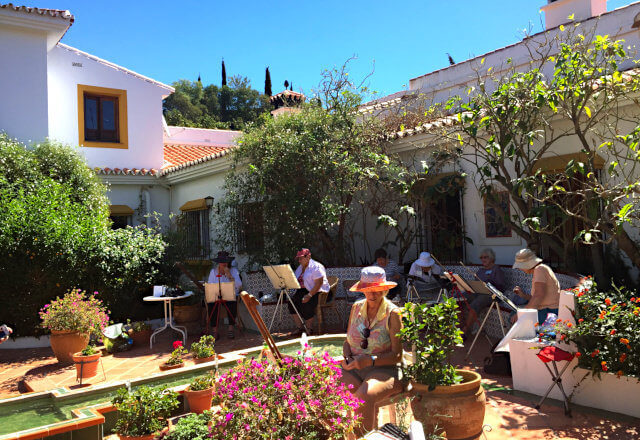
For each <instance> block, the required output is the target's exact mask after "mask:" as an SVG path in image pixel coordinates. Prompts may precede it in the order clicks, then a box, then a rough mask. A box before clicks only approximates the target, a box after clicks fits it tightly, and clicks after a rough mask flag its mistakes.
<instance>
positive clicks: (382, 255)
mask: <svg viewBox="0 0 640 440" xmlns="http://www.w3.org/2000/svg"><path fill="white" fill-rule="evenodd" d="M373 257H374V259H375V261H376V262H375V264H374V266H378V267H381V268H383V269H384V273H385V274H386V276H387V279H388V280H390V281H393V282H394V283H398V282H399V281H400V278H401V277H400V269H398V263H396V262H395V261H393V260H392V259H391V258H389V256H388V255H387V251H385V250H384V249H382V248H380V249H376V251H375V252H374V254H373ZM400 290H401V287H400V284H398V285H397V286H396V287H394V288H393V289H391V290H389V294H388V295H387V299H389V300H391V299H393V298H395V297H396V296H397V295H399V294H400Z"/></svg>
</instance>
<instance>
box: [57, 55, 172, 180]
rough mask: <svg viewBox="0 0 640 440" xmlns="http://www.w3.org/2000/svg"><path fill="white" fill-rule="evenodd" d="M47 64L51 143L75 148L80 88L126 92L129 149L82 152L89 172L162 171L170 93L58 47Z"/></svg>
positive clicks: (99, 149)
mask: <svg viewBox="0 0 640 440" xmlns="http://www.w3.org/2000/svg"><path fill="white" fill-rule="evenodd" d="M48 62H49V71H48V85H49V137H50V138H52V139H55V140H58V141H61V142H63V143H66V144H69V145H74V146H77V145H78V141H79V139H78V91H77V86H78V84H83V85H90V86H96V87H106V88H112V89H121V90H126V91H127V117H128V124H127V125H128V148H127V149H118V148H95V147H81V148H80V151H81V152H82V154H83V155H84V156H85V157H86V158H87V162H88V164H89V165H90V166H91V167H101V168H104V167H109V168H147V169H150V168H156V169H160V168H161V167H162V164H163V127H162V98H163V95H167V94H169V93H170V92H169V91H168V90H166V89H165V88H161V87H160V86H158V85H157V84H154V83H151V82H148V81H145V80H143V79H141V78H139V77H137V76H134V75H132V74H130V73H127V72H124V71H122V70H119V69H116V68H114V67H113V66H111V65H109V64H108V63H103V62H100V61H98V60H96V59H94V58H91V57H88V56H85V55H84V54H82V53H80V52H78V51H76V50H74V49H73V48H69V47H68V46H64V45H60V44H59V45H57V46H56V47H55V48H54V49H52V50H51V51H50V53H49V56H48ZM73 63H79V64H80V66H78V65H77V66H74V65H73Z"/></svg>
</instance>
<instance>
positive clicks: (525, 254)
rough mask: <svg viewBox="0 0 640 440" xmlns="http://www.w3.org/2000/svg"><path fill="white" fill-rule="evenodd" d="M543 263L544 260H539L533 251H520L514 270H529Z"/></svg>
mask: <svg viewBox="0 0 640 440" xmlns="http://www.w3.org/2000/svg"><path fill="white" fill-rule="evenodd" d="M540 263H542V258H538V257H537V256H536V253H535V252H533V251H532V250H531V249H520V250H519V251H518V253H517V254H516V261H515V263H513V268H514V269H524V270H529V269H533V268H534V267H536V266H537V265H538V264H540Z"/></svg>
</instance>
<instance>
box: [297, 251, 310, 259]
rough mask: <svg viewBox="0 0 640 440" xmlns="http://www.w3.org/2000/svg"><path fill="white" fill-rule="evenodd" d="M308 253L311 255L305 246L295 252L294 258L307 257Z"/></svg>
mask: <svg viewBox="0 0 640 440" xmlns="http://www.w3.org/2000/svg"><path fill="white" fill-rule="evenodd" d="M309 255H311V251H310V250H309V249H307V248H302V249H300V250H299V251H298V253H297V254H296V259H297V258H300V257H307V256H309Z"/></svg>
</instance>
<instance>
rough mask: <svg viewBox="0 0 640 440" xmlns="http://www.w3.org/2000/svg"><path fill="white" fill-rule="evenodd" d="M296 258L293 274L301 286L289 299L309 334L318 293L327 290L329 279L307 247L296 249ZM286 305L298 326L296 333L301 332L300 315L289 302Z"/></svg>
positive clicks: (302, 328)
mask: <svg viewBox="0 0 640 440" xmlns="http://www.w3.org/2000/svg"><path fill="white" fill-rule="evenodd" d="M296 259H297V260H298V262H299V263H300V265H299V266H298V268H297V269H296V272H295V275H296V278H297V279H298V283H300V286H301V288H300V289H298V290H296V293H294V294H293V296H292V297H291V300H292V301H293V304H294V305H295V308H296V309H298V313H300V316H302V319H304V321H305V326H306V327H307V330H308V332H309V334H311V331H312V330H311V329H312V327H313V318H314V317H315V316H316V307H317V306H318V294H319V293H320V292H327V293H328V292H329V281H328V280H327V272H326V270H325V268H324V266H323V265H322V264H320V263H319V262H317V261H315V260H313V259H312V258H311V251H310V250H309V249H306V248H303V249H301V250H300V251H298V253H297V254H296ZM288 307H289V313H290V314H291V318H292V319H293V321H294V322H295V323H296V325H297V326H298V331H297V332H296V333H298V334H302V333H303V332H304V327H303V326H302V321H301V320H300V316H298V314H297V313H296V310H295V309H294V308H293V306H292V305H291V304H290V303H289V304H288Z"/></svg>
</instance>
